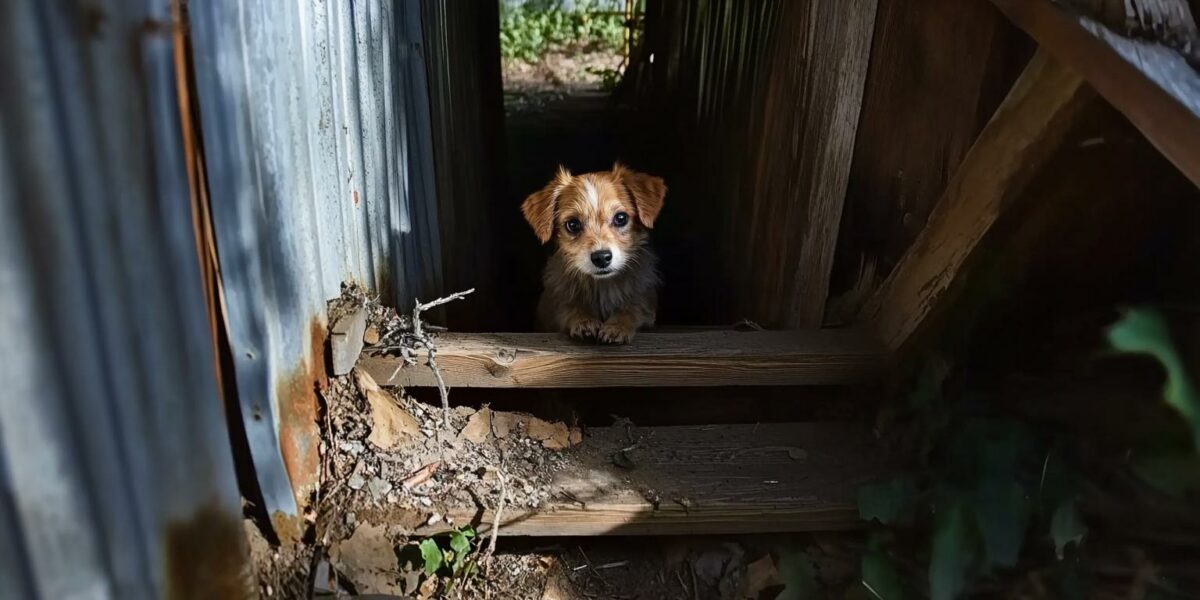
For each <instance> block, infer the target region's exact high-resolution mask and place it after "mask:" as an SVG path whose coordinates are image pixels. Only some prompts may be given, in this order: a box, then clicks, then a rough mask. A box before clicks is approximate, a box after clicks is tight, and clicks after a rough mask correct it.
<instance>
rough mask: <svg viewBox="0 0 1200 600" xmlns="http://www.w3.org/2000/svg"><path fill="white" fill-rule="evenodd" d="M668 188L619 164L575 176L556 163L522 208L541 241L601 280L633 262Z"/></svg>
mask: <svg viewBox="0 0 1200 600" xmlns="http://www.w3.org/2000/svg"><path fill="white" fill-rule="evenodd" d="M666 193H667V187H666V185H664V184H663V181H662V179H660V178H658V177H652V176H650V175H645V174H642V173H638V172H636V171H631V170H629V169H626V168H625V167H623V166H621V165H620V164H617V165H614V166H613V169H612V170H611V171H606V172H600V173H587V174H585V175H578V176H573V175H571V174H570V173H569V172H567V171H566V170H565V169H562V168H559V170H558V174H557V175H556V176H555V178H554V180H553V181H551V182H550V183H549V184H548V185H547V186H546V187H545V188H543V189H542V190H540V191H538V192H535V193H533V194H531V195H530V196H529V197H528V198H526V199H525V202H524V204H522V205H521V211H522V212H523V213H524V214H525V219H526V220H527V221H529V224H530V225H531V226H532V227H533V230H534V233H536V234H537V236H538V239H540V240H541V241H542V243H546V242H549V241H550V239H554V240H555V243H556V244H557V247H558V252H559V253H561V254H562V255H563V256H565V257H566V258H567V260H566V263H567V265H568V268H570V269H571V270H573V271H575V272H577V273H579V274H582V275H587V276H590V277H594V278H596V279H605V278H608V277H612V276H614V275H616V274H618V273H620V272H621V271H622V270H624V269H627V268H629V267H630V266H631V265H634V264H636V263H637V260H638V250H639V249H640V248H641V246H642V244H644V243H645V241H646V238H647V236H648V230H649V229H651V228H653V227H654V220H655V218H657V216H658V213H659V211H660V210H661V209H662V205H663V199H664V197H665V196H666Z"/></svg>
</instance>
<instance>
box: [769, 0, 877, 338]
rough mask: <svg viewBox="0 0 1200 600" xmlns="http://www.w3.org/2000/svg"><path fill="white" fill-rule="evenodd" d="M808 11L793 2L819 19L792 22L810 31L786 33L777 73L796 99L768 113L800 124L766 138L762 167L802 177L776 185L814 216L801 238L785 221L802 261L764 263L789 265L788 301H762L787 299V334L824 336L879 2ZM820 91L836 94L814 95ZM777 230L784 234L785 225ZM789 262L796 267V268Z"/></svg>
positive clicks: (855, 0)
mask: <svg viewBox="0 0 1200 600" xmlns="http://www.w3.org/2000/svg"><path fill="white" fill-rule="evenodd" d="M804 4H805V3H795V2H793V3H791V5H790V10H792V11H805V12H808V13H810V14H811V15H816V17H817V18H814V19H812V20H808V21H805V20H801V19H791V20H788V21H786V23H788V24H803V25H804V26H805V27H806V30H805V31H797V30H792V29H791V28H789V27H788V26H786V25H785V27H784V29H783V32H782V35H781V36H780V41H781V42H782V43H783V44H784V47H783V48H781V49H780V51H779V52H778V53H777V54H776V56H777V59H778V60H779V61H781V62H782V64H781V65H779V66H777V67H776V72H778V73H779V76H780V77H782V78H783V79H784V81H782V82H780V85H783V86H785V87H786V89H787V90H788V92H787V93H785V94H776V95H775V96H774V99H775V100H776V101H778V102H780V103H781V104H780V105H776V106H771V105H768V111H772V112H774V113H775V116H777V117H780V118H781V119H782V120H784V121H788V120H790V119H792V118H795V119H799V121H798V122H794V123H791V127H787V126H784V127H779V125H785V124H784V123H776V124H772V125H775V127H772V128H770V129H768V132H767V133H768V135H767V136H765V137H764V145H763V147H762V151H763V155H762V158H761V160H762V161H764V163H765V165H764V168H765V170H767V171H768V172H770V171H771V170H782V171H785V172H793V173H794V175H792V176H791V177H788V176H783V177H778V178H776V179H775V181H780V182H784V184H785V185H786V186H788V187H787V188H785V189H780V190H777V191H778V192H779V193H780V195H781V197H782V198H784V199H786V200H787V201H788V203H789V204H792V205H794V207H799V206H807V210H806V213H807V214H805V215H804V216H805V218H804V224H803V228H802V229H800V230H799V231H798V232H797V231H796V230H793V229H791V228H790V227H788V226H787V225H788V224H790V222H789V220H784V221H783V224H784V227H783V228H782V229H783V234H784V237H783V240H787V239H789V238H794V237H795V235H796V233H798V234H799V242H800V244H799V245H800V247H799V257H798V258H792V257H789V256H788V255H786V254H784V255H780V254H777V253H776V248H772V247H765V248H762V250H765V252H762V253H760V254H759V255H758V258H759V259H760V260H764V261H765V263H766V264H772V261H775V262H777V263H783V264H782V265H781V266H782V267H783V273H782V274H781V281H780V282H779V284H777V285H778V287H779V292H780V293H779V294H778V295H775V294H772V293H771V292H770V291H767V290H763V291H762V292H760V293H762V294H763V295H764V296H765V298H761V299H760V301H761V300H766V301H768V302H771V299H772V298H776V297H778V298H784V299H786V300H785V302H786V305H785V306H783V307H782V315H781V317H782V319H781V324H782V325H783V326H785V327H789V328H793V329H799V328H807V329H816V328H819V327H820V326H821V324H822V323H823V321H824V319H825V300H826V298H827V296H828V295H829V275H830V271H831V270H832V268H833V256H834V253H835V251H836V250H837V237H838V228H839V226H840V225H841V222H842V207H843V205H844V202H845V199H846V186H847V182H848V180H849V176H850V164H851V160H852V159H853V157H854V140H855V138H856V136H857V132H858V117H859V111H860V110H861V108H862V100H863V83H864V82H865V81H866V79H867V63H868V59H869V57H870V54H871V39H872V31H873V28H874V26H875V10H876V0H839V1H835V2H819V3H817V4H819V6H818V7H816V8H815V9H814V8H811V7H806V6H804ZM818 53H819V54H818ZM814 89H817V90H820V89H824V90H830V92H829V93H825V94H820V95H816V94H811V90H814ZM805 92H809V94H811V95H808V96H807V97H808V98H809V99H810V100H811V103H810V104H809V105H808V106H807V109H806V110H796V111H795V114H796V117H788V116H785V115H786V113H787V112H788V111H789V110H795V108H794V107H796V106H797V103H798V101H799V99H800V98H804V97H805ZM781 136H782V137H781ZM793 195H794V196H793ZM791 210H793V211H794V210H795V208H792V209H791ZM768 218H770V217H768ZM774 225H775V226H776V227H779V225H780V223H779V222H774ZM789 258H792V260H793V261H794V262H789V261H788V259H789Z"/></svg>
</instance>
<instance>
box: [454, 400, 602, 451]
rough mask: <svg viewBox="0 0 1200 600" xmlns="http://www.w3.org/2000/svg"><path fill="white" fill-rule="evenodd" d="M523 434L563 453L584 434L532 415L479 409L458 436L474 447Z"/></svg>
mask: <svg viewBox="0 0 1200 600" xmlns="http://www.w3.org/2000/svg"><path fill="white" fill-rule="evenodd" d="M519 432H524V434H525V435H527V436H529V437H530V438H531V439H533V440H535V441H538V442H541V444H542V446H544V447H545V448H547V449H549V450H564V449H566V448H570V447H571V446H573V445H575V444H578V443H580V442H582V441H583V432H582V431H580V430H579V429H578V428H571V427H567V424H566V423H561V422H550V421H544V420H542V419H539V418H537V417H534V416H532V415H526V414H521V413H510V412H499V411H493V410H492V409H490V408H482V409H480V410H478V411H476V412H475V414H473V415H471V418H470V419H468V420H467V424H466V426H465V427H463V428H462V430H461V431H460V432H459V437H461V438H462V439H465V440H467V441H469V442H472V443H475V444H484V443H487V442H489V441H490V440H492V439H497V440H502V439H506V438H508V437H510V436H511V435H513V434H514V433H519Z"/></svg>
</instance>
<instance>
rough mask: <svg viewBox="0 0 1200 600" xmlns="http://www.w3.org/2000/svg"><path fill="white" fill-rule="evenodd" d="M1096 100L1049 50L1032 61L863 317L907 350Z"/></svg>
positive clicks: (885, 339) (877, 331) (887, 340)
mask: <svg viewBox="0 0 1200 600" xmlns="http://www.w3.org/2000/svg"><path fill="white" fill-rule="evenodd" d="M1090 97H1091V93H1090V90H1089V88H1087V87H1086V86H1085V85H1084V84H1083V81H1082V79H1081V78H1080V77H1079V76H1078V75H1076V74H1074V73H1073V72H1072V71H1070V70H1068V69H1067V68H1065V67H1064V66H1062V65H1061V64H1059V63H1057V62H1055V61H1054V60H1053V59H1051V58H1050V57H1049V56H1047V55H1046V54H1045V53H1043V52H1039V53H1038V54H1037V55H1036V56H1034V58H1033V60H1032V61H1030V64H1029V66H1028V67H1026V69H1025V72H1024V73H1022V75H1021V77H1020V79H1018V80H1017V83H1016V85H1015V86H1014V87H1013V89H1012V91H1011V92H1010V93H1009V95H1008V97H1007V98H1005V100H1004V103H1003V104H1001V106H1000V108H999V109H998V110H997V111H996V114H995V115H994V116H993V117H992V119H991V121H990V122H988V125H987V126H986V127H985V128H984V130H983V132H982V133H981V134H980V136H979V138H978V139H977V140H976V141H975V144H974V145H973V146H972V147H971V150H970V151H969V152H968V153H967V156H966V157H965V158H964V159H963V162H962V165H961V166H960V167H959V169H958V171H957V172H955V174H954V177H953V178H951V180H950V183H949V184H948V186H947V189H946V191H945V193H944V194H943V195H942V198H941V200H940V201H939V202H938V205H937V207H936V208H935V209H934V211H933V214H932V215H930V218H929V222H928V224H927V225H926V226H925V229H924V230H923V231H922V232H921V234H920V235H919V236H918V237H917V240H916V241H915V242H914V243H913V245H912V247H911V248H909V250H908V252H907V253H906V254H905V255H904V257H903V258H902V259H901V260H900V263H899V264H898V265H897V266H896V268H895V270H893V271H892V273H891V275H889V277H888V278H887V279H886V280H885V281H884V283H883V284H882V285H881V286H880V288H879V290H878V291H877V293H876V294H875V295H874V296H872V298H871V299H870V300H868V301H867V303H866V305H865V306H864V307H863V310H862V312H861V314H860V319H859V320H860V322H863V323H866V324H867V326H868V327H869V328H870V329H872V330H873V331H874V332H875V334H876V335H877V336H878V337H879V339H880V340H881V341H883V342H884V343H885V344H886V345H888V346H889V347H890V348H892V349H894V350H895V349H899V348H901V347H902V346H903V345H904V344H905V343H906V342H907V341H908V340H909V338H910V337H911V336H912V335H913V333H914V332H915V331H916V330H917V329H918V327H920V326H921V325H922V324H923V322H924V320H925V317H926V316H927V315H929V313H930V312H931V311H933V310H934V308H935V306H936V305H937V304H938V302H939V300H940V299H941V297H942V295H943V292H945V290H946V289H947V288H948V287H949V286H950V284H951V283H952V282H953V281H954V280H955V278H956V277H959V276H961V271H962V267H963V265H964V263H965V262H966V261H967V259H968V257H969V256H970V255H971V253H972V252H973V251H974V249H975V247H976V246H977V245H978V244H979V242H980V240H982V239H983V237H984V235H985V234H986V233H987V232H988V231H989V230H990V229H991V226H992V224H993V223H995V221H996V219H997V218H998V216H999V215H1000V213H1001V212H1002V211H1003V210H1004V209H1005V208H1006V207H1007V206H1008V205H1009V204H1010V203H1011V200H1013V199H1014V198H1015V197H1016V196H1017V195H1019V194H1020V192H1021V191H1022V189H1023V188H1024V186H1025V185H1026V184H1027V183H1028V182H1029V180H1030V179H1031V178H1032V177H1033V176H1034V175H1036V174H1037V172H1038V171H1039V170H1040V168H1041V167H1042V166H1043V165H1044V164H1045V163H1046V161H1047V160H1049V158H1050V156H1051V155H1052V154H1053V152H1054V151H1055V150H1056V149H1057V148H1058V146H1059V144H1060V143H1061V142H1062V140H1063V138H1064V137H1065V136H1066V133H1067V131H1068V129H1069V127H1070V125H1071V123H1072V122H1073V119H1074V118H1075V117H1076V116H1077V114H1078V112H1079V108H1080V107H1081V106H1082V105H1083V104H1084V103H1085V102H1086V101H1087V99H1088V98H1090Z"/></svg>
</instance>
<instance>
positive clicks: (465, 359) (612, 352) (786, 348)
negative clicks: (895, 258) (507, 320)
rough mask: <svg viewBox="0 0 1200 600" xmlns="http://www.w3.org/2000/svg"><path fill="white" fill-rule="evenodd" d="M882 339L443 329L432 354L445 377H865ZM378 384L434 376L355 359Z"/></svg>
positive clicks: (881, 360)
mask: <svg viewBox="0 0 1200 600" xmlns="http://www.w3.org/2000/svg"><path fill="white" fill-rule="evenodd" d="M886 356H887V355H886V354H885V352H884V351H883V349H882V347H881V346H879V345H878V344H876V343H875V342H873V341H872V340H870V339H868V338H866V337H864V336H862V335H860V334H858V333H857V332H852V331H847V330H812V331H700V332H689V333H643V334H641V335H639V336H638V337H637V338H636V339H635V340H634V341H633V343H631V344H629V345H626V346H606V345H597V344H588V343H582V342H576V341H573V340H570V339H567V338H566V337H564V336H560V335H554V334H541V333H493V334H485V333H445V334H442V335H441V336H439V338H438V339H437V362H438V366H439V367H440V369H441V372H442V376H443V377H444V378H445V381H446V385H448V386H450V387H493V388H509V387H536V388H581V387H588V388H597V387H696V386H730V385H738V386H745V385H839V384H855V383H866V382H869V381H871V380H872V379H874V378H876V377H877V376H878V375H879V374H880V372H881V371H882V369H883V367H884V364H885V362H886ZM359 364H360V365H361V366H363V367H364V368H365V369H366V370H367V371H368V372H369V373H370V374H371V376H372V377H374V378H375V381H378V382H379V383H380V384H381V385H399V386H405V387H423V386H435V385H437V382H436V380H435V378H434V376H433V372H432V371H431V370H430V369H429V368H428V367H427V366H426V365H425V364H424V361H423V360H422V361H421V364H419V365H416V366H408V367H404V368H397V367H398V366H399V365H400V364H401V362H400V359H399V358H396V357H386V356H370V355H365V356H363V358H362V359H361V360H360V361H359Z"/></svg>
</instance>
